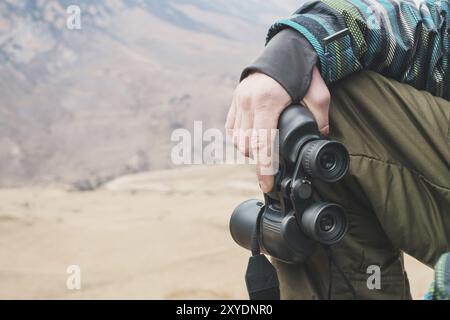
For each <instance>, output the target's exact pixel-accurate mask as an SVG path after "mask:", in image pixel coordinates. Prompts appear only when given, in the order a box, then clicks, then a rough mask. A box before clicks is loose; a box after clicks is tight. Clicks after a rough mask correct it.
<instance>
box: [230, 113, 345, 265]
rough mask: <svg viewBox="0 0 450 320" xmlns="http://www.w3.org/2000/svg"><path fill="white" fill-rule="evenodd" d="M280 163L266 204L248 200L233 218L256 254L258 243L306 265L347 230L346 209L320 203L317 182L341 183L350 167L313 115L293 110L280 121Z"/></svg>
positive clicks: (238, 236) (233, 226) (243, 242)
mask: <svg viewBox="0 0 450 320" xmlns="http://www.w3.org/2000/svg"><path fill="white" fill-rule="evenodd" d="M278 129H279V156H280V157H279V159H280V167H279V170H278V173H277V174H276V175H275V185H274V188H273V190H272V191H271V192H270V193H267V194H265V195H264V203H263V202H261V201H259V200H247V201H245V202H243V203H242V204H240V205H239V206H238V207H237V208H236V209H235V210H234V212H233V214H232V216H231V219H230V232H231V235H232V237H233V239H234V241H235V242H236V243H238V244H239V245H240V246H242V247H244V248H246V249H249V250H252V247H253V246H254V245H255V243H254V241H255V240H256V241H257V244H258V246H259V247H260V249H261V250H262V251H263V253H266V254H269V255H270V256H272V257H273V258H275V259H278V260H281V261H284V262H287V263H299V262H302V261H304V260H305V259H306V258H307V257H308V256H309V255H310V254H312V252H313V251H314V248H315V246H316V244H317V243H321V244H324V245H332V244H335V243H337V242H339V241H340V240H341V239H342V238H343V237H344V235H345V233H346V231H347V219H346V215H345V212H344V209H343V208H342V207H341V206H340V205H338V204H334V203H328V202H324V201H322V200H320V199H319V198H318V194H317V192H315V190H314V186H313V185H314V181H316V180H320V181H323V182H326V183H333V182H337V181H339V180H340V179H342V178H343V177H344V176H345V174H346V173H347V171H348V168H349V162H350V160H349V155H348V152H347V149H346V148H345V147H344V145H342V144H341V143H339V142H336V141H330V140H326V139H324V137H323V136H322V135H321V134H320V132H319V130H318V128H317V124H316V122H315V120H314V117H313V116H312V114H311V113H310V112H309V111H308V110H307V109H306V108H304V107H301V106H298V105H292V106H289V107H287V108H286V109H285V110H284V111H283V113H282V114H281V116H280V120H279V123H278Z"/></svg>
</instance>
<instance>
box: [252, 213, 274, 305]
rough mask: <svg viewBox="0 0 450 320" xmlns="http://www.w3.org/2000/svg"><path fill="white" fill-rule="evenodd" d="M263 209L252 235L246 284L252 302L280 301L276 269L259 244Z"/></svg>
mask: <svg viewBox="0 0 450 320" xmlns="http://www.w3.org/2000/svg"><path fill="white" fill-rule="evenodd" d="M263 212H264V207H262V208H261V210H260V211H259V214H258V219H257V223H256V226H255V229H254V231H253V234H252V256H251V257H250V259H249V261H248V266H247V272H246V273H245V283H246V285H247V292H248V295H249V298H250V300H280V284H279V281H278V275H277V271H276V269H275V267H274V266H273V265H272V264H271V263H270V261H269V260H268V259H267V257H266V256H265V255H263V254H261V247H260V244H259V235H260V222H261V216H262V213H263Z"/></svg>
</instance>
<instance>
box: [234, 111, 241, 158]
mask: <svg viewBox="0 0 450 320" xmlns="http://www.w3.org/2000/svg"><path fill="white" fill-rule="evenodd" d="M241 121H242V112H241V108H239V107H238V106H236V116H235V119H234V124H233V144H234V146H235V147H236V148H237V149H238V150H239V140H240V137H241Z"/></svg>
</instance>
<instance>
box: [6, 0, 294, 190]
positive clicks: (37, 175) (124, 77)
mask: <svg viewBox="0 0 450 320" xmlns="http://www.w3.org/2000/svg"><path fill="white" fill-rule="evenodd" d="M298 3H299V1H293V0H286V1H274V0H273V1H262V0H261V1H258V0H251V1H244V2H243V1H238V0H214V1H207V0H189V1H188V0H169V1H163V0H145V1H128V0H114V1H88V0H84V1H65V0H59V1H54V0H48V1H46V0H39V1H35V0H27V1H20V2H18V1H13V0H7V1H2V2H1V3H0V186H18V185H30V184H48V183H63V184H67V183H69V184H75V185H76V186H79V188H91V187H96V186H97V185H99V184H101V183H103V182H104V181H108V180H110V179H112V178H114V177H116V176H119V175H122V174H126V173H131V172H139V171H144V170H155V169H164V168H169V167H171V163H170V161H169V159H170V158H169V155H170V153H169V150H170V147H171V144H170V141H169V139H170V133H171V131H172V130H173V129H175V128H179V127H187V128H190V127H192V124H193V121H194V120H203V121H204V125H205V127H213V126H214V127H218V128H222V127H223V122H224V117H225V115H226V112H227V109H228V104H229V101H230V96H231V92H232V89H233V87H234V86H235V85H236V83H237V78H238V75H239V72H240V70H241V69H242V67H243V66H245V65H246V64H247V63H249V62H250V61H251V60H252V59H253V58H254V57H255V56H256V55H257V52H258V51H259V50H260V49H261V48H262V46H263V43H264V37H265V32H266V30H267V27H268V25H270V23H271V21H273V20H274V19H275V18H276V17H281V16H285V15H287V14H289V13H290V12H292V11H293V10H295V9H296V7H297V6H298ZM69 4H78V5H79V6H80V7H81V9H82V16H81V17H82V28H81V30H69V29H67V28H66V23H65V22H66V13H65V8H66V7H67V6H68V5H69Z"/></svg>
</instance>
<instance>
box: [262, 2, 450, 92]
mask: <svg viewBox="0 0 450 320" xmlns="http://www.w3.org/2000/svg"><path fill="white" fill-rule="evenodd" d="M448 11H449V0H440V1H439V0H428V1H420V0H414V1H413V0H380V1H376V0H322V1H314V2H310V3H308V4H306V5H304V6H303V7H302V8H300V9H299V10H297V11H296V13H295V14H294V15H293V16H291V17H290V18H288V19H282V20H278V21H276V22H275V23H274V24H273V26H272V27H271V28H270V30H269V33H268V37H267V41H270V39H271V38H272V37H273V36H274V35H275V34H277V33H278V32H279V31H281V30H283V29H285V28H292V29H294V30H296V31H298V32H299V33H300V34H301V35H302V36H303V37H304V38H306V39H307V40H308V41H309V43H310V44H311V46H312V47H313V48H314V50H315V51H316V53H317V55H318V57H319V64H320V71H321V74H322V77H323V78H324V80H325V81H326V82H327V83H329V84H330V83H333V82H335V81H338V80H340V79H342V78H344V77H345V76H347V75H349V74H351V73H353V72H356V71H358V70H363V69H370V70H373V71H376V72H379V73H381V74H383V75H384V76H387V77H390V78H393V79H396V80H398V81H401V82H404V83H408V84H410V85H412V86H414V87H416V88H418V89H423V90H428V91H429V92H431V93H432V94H434V95H436V96H440V97H444V98H446V99H449V97H450V81H449V80H450V79H449V63H448V59H449V39H448V29H449V24H448V22H449V14H450V13H449V14H447V13H448Z"/></svg>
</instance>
